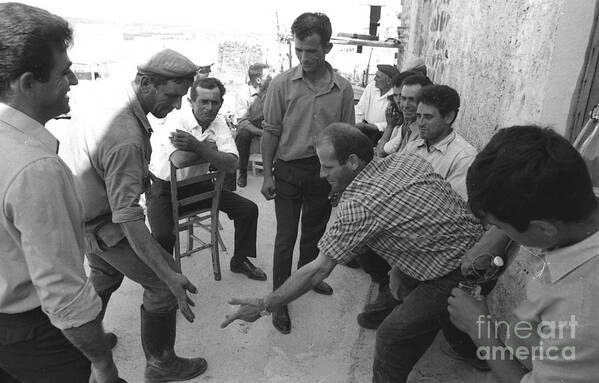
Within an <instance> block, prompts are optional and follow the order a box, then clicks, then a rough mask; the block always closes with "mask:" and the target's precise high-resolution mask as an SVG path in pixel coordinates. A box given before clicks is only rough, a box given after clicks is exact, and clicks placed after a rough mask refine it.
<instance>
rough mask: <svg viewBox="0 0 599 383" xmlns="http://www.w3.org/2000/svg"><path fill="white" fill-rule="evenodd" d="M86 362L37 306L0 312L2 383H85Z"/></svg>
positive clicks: (87, 368)
mask: <svg viewBox="0 0 599 383" xmlns="http://www.w3.org/2000/svg"><path fill="white" fill-rule="evenodd" d="M90 366H91V363H90V361H89V360H88V359H87V358H86V357H85V356H84V355H83V354H82V353H81V351H79V350H78V349H77V348H76V347H75V346H73V344H72V343H71V342H69V340H68V339H67V338H66V337H65V336H64V335H63V334H62V331H60V330H59V329H57V328H56V327H54V326H53V325H52V324H51V323H50V320H49V319H48V317H47V316H46V314H44V313H43V312H42V310H41V309H40V308H39V307H38V308H36V309H33V310H30V311H27V312H24V313H20V314H0V381H1V382H2V383H18V382H22V383H64V382H73V383H87V382H88V381H89V377H90V374H91V369H90Z"/></svg>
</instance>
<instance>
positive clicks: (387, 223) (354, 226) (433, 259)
mask: <svg viewBox="0 0 599 383" xmlns="http://www.w3.org/2000/svg"><path fill="white" fill-rule="evenodd" d="M336 214H337V215H336V219H335V222H334V223H333V224H332V225H331V227H330V228H329V230H327V232H326V233H325V235H324V236H323V237H322V238H321V239H320V242H319V243H318V247H319V249H320V251H321V252H322V253H324V254H325V255H326V256H329V257H330V258H332V259H334V260H335V261H336V262H337V263H347V262H349V261H350V260H351V259H353V258H354V257H355V256H356V255H358V254H360V253H362V252H363V251H364V250H365V248H366V247H368V248H370V249H372V250H373V251H374V252H376V253H377V254H379V255H380V256H381V257H383V258H384V259H385V260H386V261H387V262H389V264H390V265H391V266H396V267H398V268H399V269H400V270H401V271H403V272H404V273H406V274H408V275H410V276H411V277H413V278H416V279H418V280H421V281H424V280H430V279H435V278H439V277H441V276H444V275H446V274H448V273H449V272H451V271H453V270H455V269H456V268H458V267H459V266H460V261H461V257H462V255H463V254H464V252H465V251H466V250H467V249H469V248H470V247H472V246H473V245H474V244H475V243H476V242H477V241H478V239H479V238H480V236H481V235H482V233H483V227H482V226H481V224H480V223H479V221H478V220H477V219H476V218H475V217H474V216H473V215H472V214H471V213H470V212H469V211H468V208H467V206H466V203H465V202H464V201H463V200H462V198H460V196H459V195H458V194H457V193H456V192H455V191H454V190H453V189H452V188H451V185H449V184H448V183H447V182H445V181H444V180H443V179H442V178H441V176H439V175H438V174H436V173H435V172H434V170H433V168H432V167H431V165H430V164H429V163H428V162H427V161H425V160H424V159H422V158H421V157H419V156H417V155H414V154H397V155H393V156H389V157H387V158H385V159H380V158H374V159H373V160H372V161H371V162H370V163H369V164H368V165H367V166H366V167H365V168H364V169H363V170H362V171H361V172H360V174H358V175H357V176H356V178H355V179H354V180H353V181H352V182H351V184H349V186H348V187H347V189H346V190H345V191H344V192H343V195H342V196H341V200H340V202H339V206H338V208H337V213H336Z"/></svg>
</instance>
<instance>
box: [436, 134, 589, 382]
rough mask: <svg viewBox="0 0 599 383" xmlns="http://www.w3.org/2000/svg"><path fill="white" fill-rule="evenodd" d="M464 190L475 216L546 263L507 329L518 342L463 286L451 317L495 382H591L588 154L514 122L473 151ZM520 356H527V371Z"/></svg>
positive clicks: (452, 303)
mask: <svg viewBox="0 0 599 383" xmlns="http://www.w3.org/2000/svg"><path fill="white" fill-rule="evenodd" d="M467 186H468V196H469V205H470V208H471V210H472V212H473V213H474V214H476V215H477V216H479V217H480V218H483V219H484V220H485V221H486V222H487V223H489V224H491V225H494V226H495V227H497V228H498V229H500V230H502V231H503V232H504V233H505V234H506V235H507V236H509V237H510V238H511V239H512V240H514V241H515V242H518V243H521V244H522V245H524V246H530V247H535V248H540V249H543V253H542V254H541V260H542V262H543V263H542V264H541V266H542V267H541V268H540V269H539V271H538V272H537V274H536V275H534V277H533V278H531V279H530V280H529V281H528V284H527V288H526V298H525V299H524V301H523V302H521V303H520V304H519V305H518V306H517V308H516V309H515V314H516V317H517V319H518V322H517V323H515V325H514V328H513V329H511V330H510V329H509V328H508V330H509V333H507V334H506V335H505V337H506V339H507V338H508V337H509V339H512V340H513V339H516V340H519V341H521V342H522V343H520V344H519V345H517V346H516V347H514V346H506V345H505V344H504V343H503V342H502V340H501V339H500V338H499V334H498V333H497V332H498V324H497V323H496V321H495V318H493V317H492V316H491V315H490V314H489V309H488V307H487V304H486V302H485V301H484V300H483V301H479V300H475V299H474V298H472V297H470V296H469V295H467V294H466V293H465V292H463V291H461V290H460V289H454V290H453V291H452V296H451V297H450V298H449V299H448V302H449V306H448V310H449V313H450V316H451V320H452V322H453V323H454V324H455V325H456V326H457V327H458V328H460V329H462V330H463V331H465V332H466V333H467V334H469V335H470V337H471V338H472V340H473V341H474V342H475V344H476V345H477V346H478V354H479V355H480V356H483V357H485V359H486V360H487V362H488V364H489V366H490V367H491V369H492V370H493V372H495V374H496V375H497V377H498V378H499V380H500V381H501V382H504V383H512V382H514V383H516V382H517V383H535V382H539V383H540V382H578V383H591V382H596V381H597V377H598V376H599V346H598V345H599V320H598V317H597V312H599V293H598V291H599V283H598V279H597V274H598V273H599V208H598V206H597V200H596V198H595V196H594V194H593V188H592V186H593V185H592V183H591V178H590V176H589V173H588V171H587V167H586V165H585V162H584V160H583V159H582V157H581V156H580V154H579V153H578V152H577V151H576V149H574V148H573V147H572V145H570V143H569V142H568V141H567V140H566V139H564V138H563V137H561V136H559V135H558V134H557V133H555V132H553V131H551V130H550V129H541V128H539V127H535V126H514V127H511V128H507V129H502V130H500V131H499V132H497V134H495V136H493V138H492V139H491V140H490V141H489V143H488V144H487V146H485V148H484V149H483V150H482V151H481V152H480V153H479V154H478V155H477V156H476V159H475V160H474V162H473V163H472V165H471V167H470V170H469V171H468V177H467ZM527 273H528V272H527ZM503 327H505V326H503ZM516 358H517V359H516ZM518 359H528V360H529V361H530V360H531V359H532V369H531V370H530V371H528V369H527V368H525V367H524V366H523V365H522V364H521V363H520V362H519V361H518Z"/></svg>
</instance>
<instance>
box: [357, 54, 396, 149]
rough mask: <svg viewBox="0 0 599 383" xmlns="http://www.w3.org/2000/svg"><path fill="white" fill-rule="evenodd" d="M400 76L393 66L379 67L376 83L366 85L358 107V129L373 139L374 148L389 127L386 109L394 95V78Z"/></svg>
mask: <svg viewBox="0 0 599 383" xmlns="http://www.w3.org/2000/svg"><path fill="white" fill-rule="evenodd" d="M398 74H399V71H398V70H397V68H396V67H395V66H393V65H386V64H380V65H377V71H376V74H375V75H374V81H372V82H371V83H369V84H368V85H366V88H365V89H364V93H362V97H360V101H358V104H357V105H356V127H357V128H358V129H360V130H361V131H362V132H363V133H364V134H366V135H367V136H368V137H369V138H370V139H371V141H372V143H373V146H374V145H376V143H377V141H378V140H379V139H380V138H381V136H382V135H383V132H384V131H385V128H386V127H387V119H386V118H385V109H387V107H388V106H389V102H390V101H389V99H390V97H392V95H393V89H392V88H393V78H394V77H395V76H397V75H398Z"/></svg>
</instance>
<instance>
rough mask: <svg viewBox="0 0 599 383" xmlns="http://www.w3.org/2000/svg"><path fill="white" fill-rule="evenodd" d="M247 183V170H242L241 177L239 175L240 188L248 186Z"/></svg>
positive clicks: (238, 183)
mask: <svg viewBox="0 0 599 383" xmlns="http://www.w3.org/2000/svg"><path fill="white" fill-rule="evenodd" d="M247 184H248V175H247V171H246V172H245V173H244V172H242V171H240V172H239V177H237V186H239V187H240V188H244V187H246V185H247Z"/></svg>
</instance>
